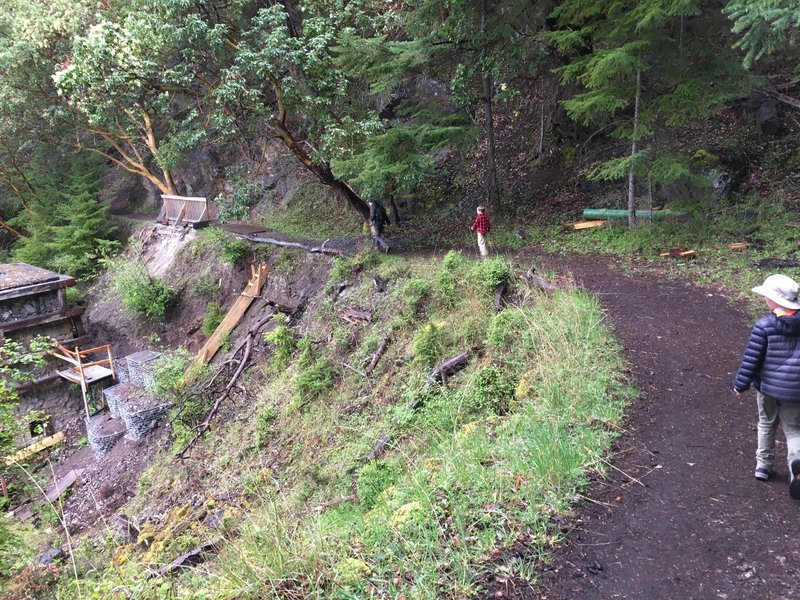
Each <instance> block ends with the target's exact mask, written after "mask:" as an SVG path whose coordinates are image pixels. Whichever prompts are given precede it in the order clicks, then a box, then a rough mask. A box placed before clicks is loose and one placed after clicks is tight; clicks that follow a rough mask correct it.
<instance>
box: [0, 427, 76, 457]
mask: <svg viewBox="0 0 800 600" xmlns="http://www.w3.org/2000/svg"><path fill="white" fill-rule="evenodd" d="M63 440H64V432H63V431H59V432H58V433H56V434H54V435H51V436H49V437H46V438H43V439H41V440H39V441H38V442H34V443H33V444H31V445H30V446H26V447H25V448H22V449H21V450H19V451H17V452H15V453H14V454H11V455H10V456H6V457H5V458H4V459H3V462H4V463H5V464H7V465H12V464H14V463H18V462H21V461H23V460H25V459H26V458H30V457H31V456H33V455H34V454H38V453H39V452H41V451H42V450H44V449H45V448H49V447H50V446H55V445H56V444H58V443H59V442H61V441H63Z"/></svg>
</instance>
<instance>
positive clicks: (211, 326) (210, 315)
mask: <svg viewBox="0 0 800 600" xmlns="http://www.w3.org/2000/svg"><path fill="white" fill-rule="evenodd" d="M224 318H225V311H224V310H222V307H221V306H220V305H219V304H217V303H216V302H209V304H208V306H207V307H206V314H205V316H204V317H203V324H202V325H201V326H200V331H201V332H202V333H203V335H204V336H206V337H208V336H210V335H211V334H212V333H214V332H215V331H216V330H217V327H219V324H220V323H222V319H224Z"/></svg>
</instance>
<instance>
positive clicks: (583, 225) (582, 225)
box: [567, 220, 608, 230]
mask: <svg viewBox="0 0 800 600" xmlns="http://www.w3.org/2000/svg"><path fill="white" fill-rule="evenodd" d="M607 222H608V221H600V220H596V221H577V222H575V223H567V227H572V228H573V229H578V230H580V229H591V228H593V227H602V226H603V225H605V224H606V223H607Z"/></svg>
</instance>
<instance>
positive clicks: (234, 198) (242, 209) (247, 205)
mask: <svg viewBox="0 0 800 600" xmlns="http://www.w3.org/2000/svg"><path fill="white" fill-rule="evenodd" d="M227 175H228V183H229V186H230V190H229V191H227V192H224V193H222V194H219V195H218V196H217V197H216V198H215V199H214V202H215V203H216V205H217V206H218V207H219V220H220V222H221V223H226V222H228V221H246V220H247V219H248V218H249V217H250V209H251V208H253V206H255V205H256V203H257V202H258V201H259V200H260V199H261V196H262V195H263V193H264V185H263V184H262V183H261V182H260V181H253V180H250V179H248V173H247V172H246V170H245V169H244V168H243V167H241V166H239V167H233V168H232V169H229V170H228V173H227Z"/></svg>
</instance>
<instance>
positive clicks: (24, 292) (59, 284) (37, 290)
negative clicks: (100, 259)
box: [0, 276, 75, 300]
mask: <svg viewBox="0 0 800 600" xmlns="http://www.w3.org/2000/svg"><path fill="white" fill-rule="evenodd" d="M73 285H75V279H74V278H73V277H67V276H64V277H62V278H61V279H58V280H56V281H46V282H44V283H37V284H35V285H28V286H24V287H19V288H14V289H13V290H8V291H5V292H0V300H11V299H13V298H19V297H21V296H32V295H33V294H41V293H42V292H51V291H53V290H57V289H60V288H63V287H71V286H73Z"/></svg>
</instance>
